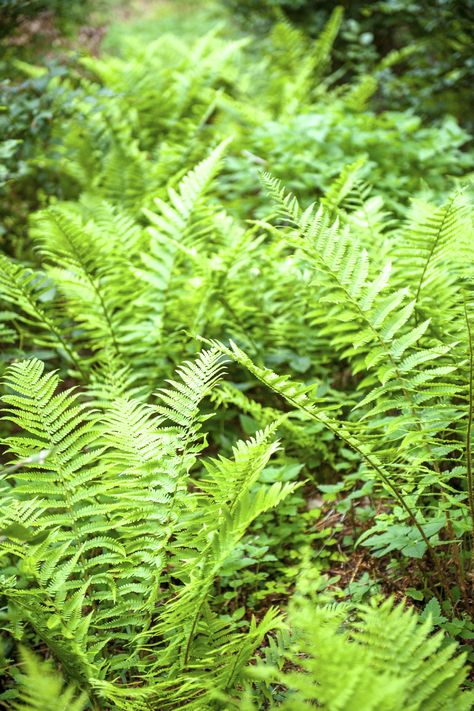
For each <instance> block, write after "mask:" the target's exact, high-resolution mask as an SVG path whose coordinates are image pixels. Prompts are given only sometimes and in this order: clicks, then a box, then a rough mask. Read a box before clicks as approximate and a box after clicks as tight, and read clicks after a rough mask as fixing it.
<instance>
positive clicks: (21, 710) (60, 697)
mask: <svg viewBox="0 0 474 711" xmlns="http://www.w3.org/2000/svg"><path fill="white" fill-rule="evenodd" d="M21 660H22V665H23V670H22V672H21V674H19V675H18V683H19V694H18V697H19V700H18V701H15V702H14V703H13V705H12V706H11V708H12V709H15V711H83V709H85V708H86V706H87V697H86V695H85V694H80V695H79V696H78V695H77V694H76V693H75V689H74V688H73V687H72V686H68V687H66V688H63V684H64V682H63V680H62V678H61V677H60V676H59V674H58V673H57V672H55V671H53V670H52V669H51V664H48V663H47V662H43V661H39V660H38V659H37V658H36V657H35V656H34V655H33V654H32V653H31V652H29V651H28V650H27V649H22V651H21Z"/></svg>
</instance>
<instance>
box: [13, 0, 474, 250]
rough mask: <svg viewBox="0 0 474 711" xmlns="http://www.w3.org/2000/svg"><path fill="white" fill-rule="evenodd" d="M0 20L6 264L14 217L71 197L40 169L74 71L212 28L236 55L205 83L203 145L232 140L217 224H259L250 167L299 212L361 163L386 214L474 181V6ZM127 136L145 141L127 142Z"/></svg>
mask: <svg viewBox="0 0 474 711" xmlns="http://www.w3.org/2000/svg"><path fill="white" fill-rule="evenodd" d="M338 6H340V7H341V8H342V10H343V14H342V15H341V17H340V18H339V19H338V21H337V23H336V24H339V22H340V27H338V28H337V27H335V30H336V32H335V37H334V38H332V39H333V40H334V46H333V48H332V53H331V68H330V69H331V70H330V72H329V73H328V75H327V76H326V77H325V78H324V81H318V82H316V86H317V89H316V90H314V87H313V89H311V92H312V93H311V95H304V93H305V91H306V84H307V83H308V82H307V78H306V79H305V78H304V75H305V71H307V66H308V61H309V62H311V56H312V52H313V50H314V41H313V37H315V36H317V35H318V33H320V32H321V29H322V28H323V27H324V25H325V23H326V22H327V21H328V18H329V17H330V15H331V13H332V12H333V11H334V9H335V8H336V7H338ZM0 7H1V15H2V23H1V26H2V30H1V37H0V72H1V74H2V82H1V87H0V135H1V136H2V142H1V143H0V199H1V205H0V240H2V241H3V242H5V243H6V244H7V245H9V246H7V249H8V251H10V252H11V253H14V254H16V255H17V256H20V255H21V254H22V250H23V241H24V237H25V234H26V226H27V216H28V214H29V213H30V212H31V211H33V210H35V209H38V208H40V207H41V206H43V205H45V204H47V202H48V200H49V199H50V197H51V196H56V197H57V198H59V199H65V198H68V197H74V196H75V195H77V188H78V186H77V184H75V182H74V180H71V177H70V176H68V175H67V174H66V173H65V172H64V173H63V174H59V173H58V171H57V170H56V165H55V162H54V156H55V155H56V154H57V150H58V144H60V143H62V142H64V140H70V139H65V138H64V135H62V134H61V126H62V124H63V123H65V122H67V121H68V118H67V117H68V114H69V113H70V110H71V106H72V102H73V100H72V97H73V94H74V92H73V91H72V86H68V88H67V89H66V86H65V83H67V82H66V79H67V81H68V82H69V83H71V82H72V84H75V85H76V86H79V85H80V77H83V76H84V74H85V73H87V72H85V70H84V67H82V66H81V65H80V63H79V62H78V58H79V57H80V55H81V54H84V53H85V54H89V55H92V56H95V55H98V54H99V53H100V52H103V51H106V52H108V53H110V54H115V55H117V56H121V57H125V58H127V57H132V56H134V55H136V52H137V48H138V47H139V45H141V46H142V47H145V46H146V45H147V44H149V43H151V42H152V41H153V40H154V39H156V38H157V37H159V36H160V35H163V34H165V33H167V32H169V31H175V32H176V27H177V26H178V27H179V32H178V33H179V35H180V36H181V37H183V38H186V37H191V36H194V37H196V36H198V35H201V36H203V35H205V34H206V32H208V31H209V29H210V28H212V27H215V28H216V29H215V34H216V37H219V38H220V40H221V41H222V42H223V43H225V42H227V43H231V42H235V41H237V42H238V41H242V47H241V50H240V51H239V53H238V54H235V53H234V54H233V56H232V60H231V61H230V62H228V63H227V65H226V72H227V74H226V76H223V75H222V74H221V75H220V76H219V77H218V78H217V80H216V84H215V86H214V87H213V90H215V91H216V92H217V94H216V96H215V97H214V98H215V102H214V104H213V107H212V109H211V110H210V113H209V116H207V118H205V119H203V125H202V131H201V133H202V134H203V135H205V134H206V130H207V127H208V124H209V123H212V127H213V130H214V128H216V124H217V125H218V127H219V131H220V133H221V134H222V136H224V137H225V136H226V135H230V134H233V135H234V136H235V141H234V148H233V150H232V151H231V154H230V156H229V158H228V161H227V166H226V168H227V169H226V172H225V174H224V176H223V178H222V180H221V190H222V194H225V195H226V199H227V201H228V203H229V207H230V209H231V210H232V209H233V210H234V211H236V212H238V213H240V214H246V213H248V211H249V210H250V211H253V212H255V213H256V214H259V209H260V208H261V199H260V194H259V192H258V190H257V192H256V190H255V186H256V185H257V184H258V181H257V173H258V170H259V169H261V168H262V167H265V168H267V169H269V170H270V171H272V172H273V174H274V175H275V176H277V177H282V178H284V179H285V183H286V185H287V186H288V188H289V189H291V190H295V191H297V192H298V193H299V195H300V197H301V198H302V200H303V201H306V202H309V201H311V200H313V199H315V198H316V197H318V196H320V195H321V194H323V193H324V191H325V190H326V188H327V187H328V185H329V184H330V182H331V180H333V179H334V178H335V176H337V175H338V174H339V173H340V171H341V169H342V168H343V167H344V166H345V165H347V164H348V163H350V162H351V161H353V160H358V159H363V160H364V161H365V167H364V171H365V177H366V179H368V180H369V181H370V182H371V183H372V184H376V185H377V186H378V188H379V189H381V190H382V192H384V193H385V198H386V201H387V204H388V205H389V206H390V207H391V208H392V209H395V210H396V211H401V210H403V208H404V204H405V203H406V201H407V200H408V198H409V197H410V196H412V195H413V194H414V193H418V192H420V191H424V192H425V196H426V197H428V198H432V197H436V196H438V197H439V198H440V199H441V198H442V197H443V195H442V194H443V192H444V194H445V193H446V191H447V190H449V189H450V187H451V186H450V185H448V184H447V183H446V180H445V178H446V177H449V176H454V177H456V176H465V175H466V174H468V173H469V172H470V171H472V169H473V160H472V153H471V152H470V147H471V139H470V135H469V132H470V131H471V130H472V116H473V108H474V106H473V102H474V99H473V97H472V91H471V86H472V82H473V79H474V58H473V57H472V51H471V44H472V36H473V34H474V32H473V30H474V0H464V1H463V2H455V1H454V0H436V2H427V1H426V0H421V1H419V2H414V1H411V0H387V1H382V0H378V1H377V2H370V3H368V2H357V1H351V2H347V1H346V2H342V3H335V2H326V1H324V2H322V1H319V0H258V1H257V0H220V1H218V2H216V1H214V2H208V1H206V0H203V1H202V2H193V3H189V2H176V0H173V2H171V1H169V0H168V1H166V0H155V1H154V2H139V3H134V2H117V0H101V2H98V3H92V2H82V1H80V2H79V1H77V0H76V1H74V0H72V1H71V2H67V3H65V2H61V0H2V2H1V4H0ZM287 20H289V21H290V22H291V25H286V24H285V22H286V21H287ZM331 41H332V40H331ZM308 58H309V60H308ZM144 61H148V60H147V59H146V57H145V58H144ZM150 70H154V68H153V67H152V66H151V63H150ZM239 70H240V75H239ZM243 76H245V77H246V79H245V80H243V78H242V77H243ZM313 79H314V77H313ZM300 80H301V81H300ZM245 82H246V83H245ZM301 82H302V83H301ZM305 82H306V84H305ZM314 83H315V82H313V85H314ZM105 84H107V81H105ZM348 87H349V88H348ZM109 90H110V87H109V88H108V89H106V91H109ZM111 90H112V92H113V88H112V89H111ZM290 90H291V91H293V95H292V96H290V95H289V94H288V92H289V91H290ZM298 92H299V94H298ZM66 94H67V97H66ZM100 96H101V94H100V92H99V94H98V95H97V97H96V98H95V99H94V101H95V102H96V104H97V105H100V101H101V98H100ZM207 98H208V97H207ZM207 98H206V97H202V96H196V106H195V107H194V109H193V111H194V114H195V115H197V108H196V107H199V106H200V107H201V109H202V111H203V112H204V113H205V111H206V106H205V104H206V100H207ZM130 99H131V100H133V101H134V102H135V103H136V104H137V105H139V104H140V102H141V103H144V109H143V111H142V114H141V116H142V118H143V116H144V112H147V111H150V110H151V111H153V110H154V111H156V110H157V107H158V106H159V101H158V100H157V103H156V105H155V106H150V104H149V103H147V102H146V96H145V97H143V96H139V94H138V92H134V91H133V89H130ZM90 100H91V99H87V101H90ZM250 102H252V111H249V110H248V106H249V105H250ZM246 107H247V108H246ZM204 113H203V116H204ZM183 117H184V113H182V114H181V116H180V117H178V116H176V117H175V118H174V119H173V120H174V121H177V120H178V118H180V119H181V120H183ZM142 118H140V117H139V123H140V121H141V120H142ZM165 123H166V122H165ZM170 127H171V123H170V121H169V120H168V122H167V123H166V125H164V124H163V122H162V123H160V121H158V122H157V125H156V126H155V127H154V128H150V130H151V133H150V130H148V134H147V135H148V137H149V145H142V146H141V148H142V149H143V150H149V149H150V146H152V145H153V146H155V148H156V146H157V142H158V143H159V142H163V141H164V140H165V139H166V138H167V136H168V134H169V132H170V131H169V129H170ZM180 130H181V131H183V130H184V126H182V127H181V129H180ZM136 134H137V135H138V134H139V135H140V136H141V137H142V136H143V135H144V134H143V132H142V131H141V128H140V127H138V128H137V131H136ZM212 135H215V134H212ZM182 138H183V139H184V134H183V135H182ZM140 140H142V138H140ZM165 142H166V141H165ZM202 153H203V154H204V151H203V152H202ZM195 157H196V159H198V158H199V157H202V156H195Z"/></svg>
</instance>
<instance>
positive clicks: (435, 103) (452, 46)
mask: <svg viewBox="0 0 474 711" xmlns="http://www.w3.org/2000/svg"><path fill="white" fill-rule="evenodd" d="M224 2H225V4H226V5H227V6H228V8H229V9H230V10H231V11H232V12H233V13H235V14H236V16H238V17H240V18H241V21H242V24H243V25H245V27H247V28H248V25H249V18H252V22H253V26H254V28H255V29H256V30H260V31H261V32H265V31H266V30H267V28H268V24H269V23H271V22H272V21H273V20H274V19H275V18H279V17H281V15H282V14H284V15H285V16H286V17H288V18H289V19H290V20H291V21H292V22H294V23H295V24H297V25H299V26H301V27H303V28H304V29H305V31H307V32H308V33H309V34H311V35H313V36H316V35H317V34H318V33H319V32H320V31H321V29H322V27H323V26H324V24H325V22H326V21H327V19H328V17H329V16H330V14H331V12H332V10H333V9H334V8H335V7H336V6H338V5H339V6H341V7H343V8H344V17H345V19H344V22H343V24H342V28H341V32H340V34H339V36H338V39H337V40H336V44H335V49H334V57H335V59H336V61H337V64H338V65H339V66H343V67H344V68H345V69H346V70H350V71H352V72H353V73H354V74H358V73H360V72H364V71H368V70H370V68H371V67H373V66H374V64H375V63H376V62H377V61H379V60H380V58H383V57H385V56H387V54H388V53H389V52H391V51H393V50H400V49H401V48H404V47H411V48H412V49H413V50H414V51H413V54H411V56H410V57H408V58H407V59H406V60H405V61H404V63H403V65H401V66H397V67H394V68H392V69H390V70H388V69H387V70H386V72H385V74H384V78H383V81H382V82H381V84H380V88H379V95H378V103H379V106H381V107H384V108H386V107H387V106H389V105H391V106H393V105H397V107H403V108H405V107H407V108H408V107H410V108H414V109H415V110H416V111H417V112H418V113H422V114H425V115H426V116H429V117H435V116H439V114H440V113H451V114H453V115H455V116H456V117H457V118H458V119H459V120H460V121H461V122H462V123H464V124H465V125H467V126H468V127H469V128H471V129H472V126H473V118H472V116H473V108H474V98H473V96H472V91H471V89H470V87H472V85H473V83H474V56H473V52H472V42H473V37H474V0H418V1H417V0H375V1H374V2H367V1H366V0H362V2H360V1H359V0H341V2H333V1H332V0H330V1H328V0H263V1H262V0H224Z"/></svg>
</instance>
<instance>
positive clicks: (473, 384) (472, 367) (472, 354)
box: [463, 295, 474, 553]
mask: <svg viewBox="0 0 474 711" xmlns="http://www.w3.org/2000/svg"><path fill="white" fill-rule="evenodd" d="M463 300H464V315H465V319H466V328H467V337H468V344H469V386H468V387H469V401H468V415H467V431H466V471H467V492H468V501H469V511H470V513H471V529H472V540H473V541H474V485H473V475H472V449H471V441H472V419H473V404H472V397H473V389H474V350H473V344H472V332H471V324H470V322H469V316H468V313H467V303H466V296H465V295H464V297H463ZM473 553H474V548H473Z"/></svg>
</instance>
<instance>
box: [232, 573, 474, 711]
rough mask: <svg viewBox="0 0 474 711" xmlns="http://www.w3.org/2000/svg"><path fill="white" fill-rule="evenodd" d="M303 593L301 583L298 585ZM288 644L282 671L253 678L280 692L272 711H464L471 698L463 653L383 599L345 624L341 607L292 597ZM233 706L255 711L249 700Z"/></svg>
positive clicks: (266, 670)
mask: <svg viewBox="0 0 474 711" xmlns="http://www.w3.org/2000/svg"><path fill="white" fill-rule="evenodd" d="M300 587H301V585H300ZM289 624H290V625H291V629H292V640H291V644H290V646H289V649H288V650H287V651H284V650H282V652H283V654H284V656H285V657H286V660H287V662H289V670H288V671H280V670H278V668H275V667H271V666H264V665H263V664H259V665H258V666H257V667H255V668H254V669H253V670H252V672H251V676H252V677H253V678H257V679H263V680H265V682H266V683H267V684H271V685H272V686H273V685H278V686H280V688H281V687H282V686H283V687H284V688H285V689H286V691H285V693H284V699H283V701H282V702H281V703H272V704H270V708H282V709H311V708H313V707H314V705H315V704H316V705H317V706H320V707H321V708H324V709H327V711H335V710H336V709H352V708H360V709H362V708H363V709H367V711H370V710H371V709H374V710H375V709H379V708H384V709H387V711H388V710H389V709H391V710H392V711H398V710H399V709H402V708H409V709H413V711H416V709H420V710H421V709H423V710H424V709H433V710H434V709H440V710H441V709H445V708H455V709H459V710H460V711H461V710H462V709H466V711H467V709H470V708H471V707H472V703H473V701H474V699H473V693H472V691H471V692H468V691H463V690H462V689H461V686H462V684H463V682H464V680H465V678H466V667H465V666H464V663H465V655H463V654H458V655H456V645H454V644H448V645H443V635H442V633H438V634H436V635H432V634H431V632H432V629H433V624H432V621H431V620H430V619H429V618H428V619H427V620H426V621H425V622H421V621H419V620H418V618H417V615H416V613H415V612H414V611H413V610H410V609H407V608H404V607H403V605H398V606H396V605H394V602H393V600H391V599H389V600H386V601H385V602H384V603H382V604H381V605H378V606H376V605H375V604H374V605H372V606H368V605H366V606H360V607H359V608H358V609H357V610H356V611H355V613H354V614H353V615H352V616H351V618H348V617H347V616H346V615H345V614H344V609H343V608H342V609H341V608H340V607H339V608H335V607H334V606H333V605H332V606H329V605H326V606H325V605H323V604H321V603H320V602H318V601H315V600H314V596H311V595H306V596H304V595H302V594H301V592H300V593H297V594H296V595H295V597H294V598H293V601H292V603H291V605H290V609H289ZM231 708H242V709H244V708H245V709H253V708H258V707H257V706H254V705H253V704H252V703H251V702H250V703H249V704H247V705H246V704H242V705H240V704H239V703H238V702H236V703H235V705H234V704H232V705H231Z"/></svg>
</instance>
